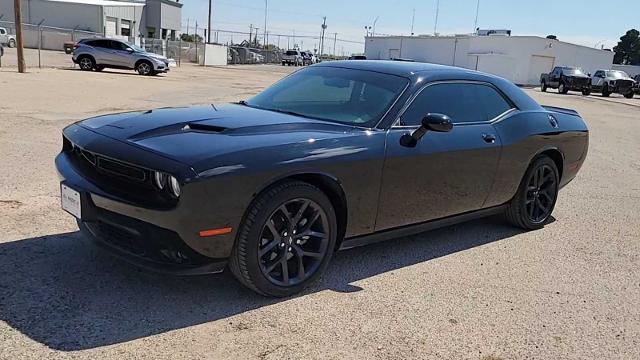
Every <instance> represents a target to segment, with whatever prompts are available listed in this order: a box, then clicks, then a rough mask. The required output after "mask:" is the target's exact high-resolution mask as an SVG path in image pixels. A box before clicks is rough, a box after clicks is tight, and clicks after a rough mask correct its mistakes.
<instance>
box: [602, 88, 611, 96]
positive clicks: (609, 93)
mask: <svg viewBox="0 0 640 360" xmlns="http://www.w3.org/2000/svg"><path fill="white" fill-rule="evenodd" d="M609 95H611V92H610V91H609V87H608V86H607V85H605V86H604V87H603V88H602V97H609Z"/></svg>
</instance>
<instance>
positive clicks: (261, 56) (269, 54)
mask: <svg viewBox="0 0 640 360" xmlns="http://www.w3.org/2000/svg"><path fill="white" fill-rule="evenodd" d="M281 61H282V52H281V51H280V50H264V49H256V48H250V47H243V46H229V56H228V63H229V64H279V63H280V62H281Z"/></svg>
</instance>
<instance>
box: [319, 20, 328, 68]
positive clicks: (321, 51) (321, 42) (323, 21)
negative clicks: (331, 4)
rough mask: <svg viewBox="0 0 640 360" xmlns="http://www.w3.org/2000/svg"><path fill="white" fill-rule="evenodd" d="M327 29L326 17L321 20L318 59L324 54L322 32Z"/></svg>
mask: <svg viewBox="0 0 640 360" xmlns="http://www.w3.org/2000/svg"><path fill="white" fill-rule="evenodd" d="M326 29H327V17H326V16H324V17H323V18H322V35H320V58H322V54H324V31H325V30H326Z"/></svg>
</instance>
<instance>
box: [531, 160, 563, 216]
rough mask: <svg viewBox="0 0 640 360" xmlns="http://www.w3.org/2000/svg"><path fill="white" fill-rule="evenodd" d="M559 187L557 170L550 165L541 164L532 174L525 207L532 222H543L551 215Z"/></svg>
mask: <svg viewBox="0 0 640 360" xmlns="http://www.w3.org/2000/svg"><path fill="white" fill-rule="evenodd" d="M557 188H558V184H557V183H556V174H555V170H554V169H552V168H551V167H550V166H549V165H546V164H544V165H541V166H539V167H537V168H536V169H535V170H534V171H533V172H532V173H531V174H530V176H529V181H528V183H527V193H526V197H525V207H526V210H527V215H528V216H529V219H530V220H531V221H532V222H534V223H540V222H543V221H545V220H546V219H547V218H548V217H549V215H551V211H552V210H553V205H554V204H555V201H556V192H557Z"/></svg>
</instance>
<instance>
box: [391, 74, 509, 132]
mask: <svg viewBox="0 0 640 360" xmlns="http://www.w3.org/2000/svg"><path fill="white" fill-rule="evenodd" d="M511 108H512V106H511V104H510V103H509V102H508V101H507V100H506V99H505V98H504V97H503V96H502V95H501V94H500V93H499V92H497V91H496V90H495V89H494V88H493V87H491V86H489V85H483V84H475V83H445V84H435V85H431V86H428V87H426V88H425V89H424V90H422V92H420V94H418V96H417V97H416V98H415V99H414V100H413V102H412V103H411V105H410V106H409V108H408V109H407V110H406V111H405V113H404V114H403V115H402V116H401V118H400V121H401V125H406V126H415V125H420V123H421V121H422V118H423V117H424V116H426V115H427V114H428V113H437V114H444V115H447V116H449V117H450V118H451V120H452V121H453V122H454V123H469V122H478V121H488V120H491V119H494V118H496V117H497V116H498V115H500V114H503V113H505V112H506V111H507V110H509V109H511Z"/></svg>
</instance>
